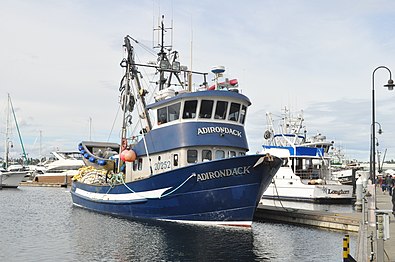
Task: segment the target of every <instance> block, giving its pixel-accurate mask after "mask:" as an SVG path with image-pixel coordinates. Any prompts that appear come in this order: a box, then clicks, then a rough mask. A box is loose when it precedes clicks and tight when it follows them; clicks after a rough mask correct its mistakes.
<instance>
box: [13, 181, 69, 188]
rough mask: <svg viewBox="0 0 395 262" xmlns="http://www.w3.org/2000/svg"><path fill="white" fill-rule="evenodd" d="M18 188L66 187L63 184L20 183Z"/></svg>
mask: <svg viewBox="0 0 395 262" xmlns="http://www.w3.org/2000/svg"><path fill="white" fill-rule="evenodd" d="M19 186H34V187H68V186H70V185H66V184H64V183H45V182H30V181H29V182H21V183H19Z"/></svg>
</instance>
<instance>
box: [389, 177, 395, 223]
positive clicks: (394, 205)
mask: <svg viewBox="0 0 395 262" xmlns="http://www.w3.org/2000/svg"><path fill="white" fill-rule="evenodd" d="M390 190H392V198H391V199H392V214H393V215H394V216H395V185H394V184H392V188H391V189H390Z"/></svg>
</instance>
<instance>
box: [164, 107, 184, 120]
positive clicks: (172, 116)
mask: <svg viewBox="0 0 395 262" xmlns="http://www.w3.org/2000/svg"><path fill="white" fill-rule="evenodd" d="M180 105H181V103H177V104H174V105H170V106H169V107H168V110H167V112H168V114H169V115H168V116H169V117H168V119H169V122H170V121H174V120H177V119H179V118H180Z"/></svg>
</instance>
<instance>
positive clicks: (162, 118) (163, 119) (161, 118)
mask: <svg viewBox="0 0 395 262" xmlns="http://www.w3.org/2000/svg"><path fill="white" fill-rule="evenodd" d="M164 123H167V107H163V108H159V109H158V124H159V125H160V124H164Z"/></svg>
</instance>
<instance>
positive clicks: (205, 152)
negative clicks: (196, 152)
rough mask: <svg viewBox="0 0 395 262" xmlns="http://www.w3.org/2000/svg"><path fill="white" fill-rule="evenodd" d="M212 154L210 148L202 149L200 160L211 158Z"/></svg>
mask: <svg viewBox="0 0 395 262" xmlns="http://www.w3.org/2000/svg"><path fill="white" fill-rule="evenodd" d="M212 159H213V154H212V152H211V150H202V161H207V160H212Z"/></svg>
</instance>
